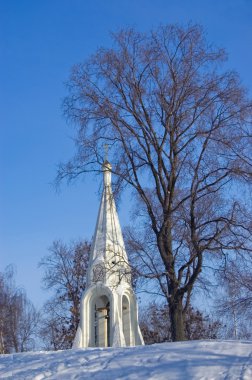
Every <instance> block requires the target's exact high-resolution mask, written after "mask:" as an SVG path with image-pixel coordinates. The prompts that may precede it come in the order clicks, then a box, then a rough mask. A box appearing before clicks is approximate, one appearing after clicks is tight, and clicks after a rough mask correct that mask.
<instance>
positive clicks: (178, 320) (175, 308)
mask: <svg viewBox="0 0 252 380" xmlns="http://www.w3.org/2000/svg"><path fill="white" fill-rule="evenodd" d="M169 310H170V320H171V335H172V341H173V342H176V341H180V340H185V330H184V316H183V304H182V298H181V297H176V298H173V299H170V301H169Z"/></svg>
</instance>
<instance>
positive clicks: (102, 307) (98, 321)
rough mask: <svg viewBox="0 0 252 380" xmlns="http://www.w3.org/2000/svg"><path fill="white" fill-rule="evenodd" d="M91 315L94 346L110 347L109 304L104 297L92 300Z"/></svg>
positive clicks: (107, 299)
mask: <svg viewBox="0 0 252 380" xmlns="http://www.w3.org/2000/svg"><path fill="white" fill-rule="evenodd" d="M92 313H93V318H91V320H93V322H94V325H93V341H94V345H95V346H96V347H110V345H111V342H110V330H111V328H110V302H109V298H108V297H107V296H106V295H101V296H98V297H96V298H95V299H94V302H93V308H92Z"/></svg>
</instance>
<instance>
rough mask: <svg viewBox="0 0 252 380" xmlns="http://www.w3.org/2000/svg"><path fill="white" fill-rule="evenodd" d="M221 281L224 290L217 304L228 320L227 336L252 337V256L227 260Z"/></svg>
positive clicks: (218, 309) (221, 273)
mask: <svg viewBox="0 0 252 380" xmlns="http://www.w3.org/2000/svg"><path fill="white" fill-rule="evenodd" d="M219 282H220V284H221V286H222V291H221V292H219V295H218V297H217V300H216V306H217V311H218V312H219V314H220V315H221V316H222V317H223V318H224V320H225V322H226V337H228V338H233V339H242V338H245V339H248V338H251V337H252V333H251V327H252V322H251V314H252V257H250V256H248V257H245V258H244V257H237V258H236V260H234V259H232V260H230V261H228V262H226V265H225V267H224V268H223V270H222V271H220V273H219Z"/></svg>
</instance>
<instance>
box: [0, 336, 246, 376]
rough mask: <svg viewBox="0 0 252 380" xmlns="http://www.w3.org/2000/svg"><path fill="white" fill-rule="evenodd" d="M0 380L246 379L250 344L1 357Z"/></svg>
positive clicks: (210, 343)
mask: <svg viewBox="0 0 252 380" xmlns="http://www.w3.org/2000/svg"><path fill="white" fill-rule="evenodd" d="M0 379H16V380H23V379H27V380H28V379H32V380H42V379H59V380H71V379H90V380H119V379H120V380H122V379H124V380H126V379H127V380H149V379H153V380H154V379H155V380H175V379H176V380H177V379H178V380H191V379H195V380H196V379H197V380H199V379H201V380H206V379H208V380H210V379H212V380H218V379H223V380H224V379H225V380H231V379H234V380H238V379H239V380H242V379H244V380H251V379H252V342H237V341H190V342H179V343H163V344H155V345H152V346H145V347H144V346H141V347H127V348H106V349H105V348H104V349H99V348H89V349H78V350H67V351H57V352H30V353H23V354H14V355H1V356H0Z"/></svg>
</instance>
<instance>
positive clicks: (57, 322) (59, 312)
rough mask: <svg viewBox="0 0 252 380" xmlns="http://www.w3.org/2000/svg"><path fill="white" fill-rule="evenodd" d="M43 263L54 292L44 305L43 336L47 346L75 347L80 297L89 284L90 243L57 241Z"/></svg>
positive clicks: (45, 277) (50, 287)
mask: <svg viewBox="0 0 252 380" xmlns="http://www.w3.org/2000/svg"><path fill="white" fill-rule="evenodd" d="M49 251H50V253H49V255H47V256H45V257H44V258H43V259H42V260H41V262H40V266H41V267H42V268H43V269H44V276H43V283H44V286H45V288H46V289H49V290H50V291H52V292H53V295H52V297H51V299H49V300H48V301H47V302H46V303H45V305H44V314H45V316H44V321H43V326H42V328H41V336H42V339H43V341H44V345H45V348H47V349H54V350H59V349H67V348H71V346H72V341H73V339H74V337H75V333H76V330H77V328H78V324H79V319H80V298H81V295H82V293H83V291H84V289H85V286H86V271H87V267H88V255H89V251H90V244H89V243H88V242H86V241H85V242H77V243H76V242H74V243H71V244H69V245H66V244H64V243H62V242H61V241H55V242H54V243H53V244H52V247H51V248H50V249H49Z"/></svg>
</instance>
